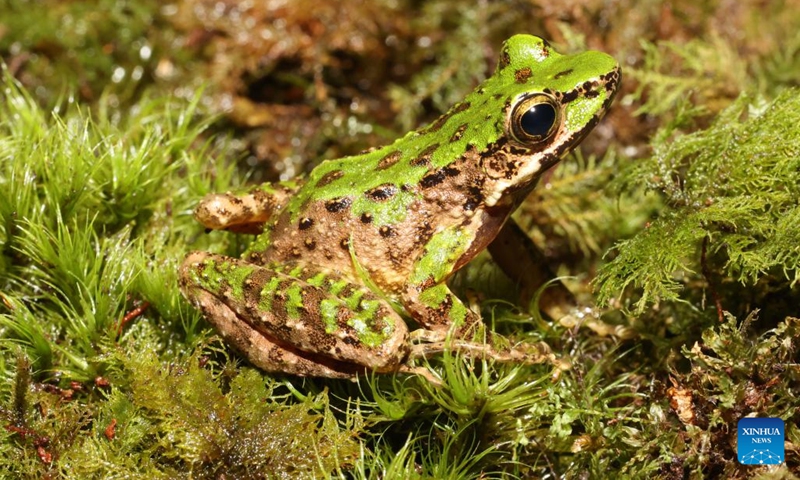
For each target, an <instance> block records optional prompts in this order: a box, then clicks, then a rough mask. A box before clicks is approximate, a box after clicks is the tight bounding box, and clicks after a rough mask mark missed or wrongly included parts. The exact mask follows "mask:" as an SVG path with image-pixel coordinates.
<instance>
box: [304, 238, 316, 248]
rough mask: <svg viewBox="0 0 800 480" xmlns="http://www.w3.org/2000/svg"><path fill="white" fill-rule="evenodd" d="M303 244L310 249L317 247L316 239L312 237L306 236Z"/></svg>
mask: <svg viewBox="0 0 800 480" xmlns="http://www.w3.org/2000/svg"><path fill="white" fill-rule="evenodd" d="M303 244H304V245H305V246H306V248H307V249H309V250H314V249H315V248H317V242H315V241H314V240H312V239H310V238H306V240H305V242H303Z"/></svg>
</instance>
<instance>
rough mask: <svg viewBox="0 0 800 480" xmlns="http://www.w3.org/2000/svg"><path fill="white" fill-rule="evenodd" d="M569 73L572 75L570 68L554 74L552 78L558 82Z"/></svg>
mask: <svg viewBox="0 0 800 480" xmlns="http://www.w3.org/2000/svg"><path fill="white" fill-rule="evenodd" d="M570 73H572V69H571V68H569V69H567V70H564V71H563V72H558V73H556V74H555V76H554V77H553V78H555V79H556V80H558V79H559V78H562V77H566V76H567V75H569V74H570Z"/></svg>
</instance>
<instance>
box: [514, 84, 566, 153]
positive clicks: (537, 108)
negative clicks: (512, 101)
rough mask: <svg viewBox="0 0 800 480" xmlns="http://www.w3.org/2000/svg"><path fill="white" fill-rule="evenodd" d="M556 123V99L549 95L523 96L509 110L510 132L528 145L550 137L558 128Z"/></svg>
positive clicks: (520, 141) (533, 144)
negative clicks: (511, 109) (510, 110)
mask: <svg viewBox="0 0 800 480" xmlns="http://www.w3.org/2000/svg"><path fill="white" fill-rule="evenodd" d="M558 123H559V122H558V109H557V108H556V101H555V100H554V99H553V98H552V97H550V96H549V95H544V94H535V95H530V96H528V97H525V98H523V99H522V100H520V101H519V102H518V103H517V104H516V105H515V106H514V110H513V111H512V112H511V134H512V135H513V136H514V138H515V139H516V140H517V141H518V142H519V143H521V144H523V145H526V146H529V147H532V146H535V145H537V144H539V143H541V142H544V141H545V140H548V139H550V137H552V136H553V134H555V133H556V130H558Z"/></svg>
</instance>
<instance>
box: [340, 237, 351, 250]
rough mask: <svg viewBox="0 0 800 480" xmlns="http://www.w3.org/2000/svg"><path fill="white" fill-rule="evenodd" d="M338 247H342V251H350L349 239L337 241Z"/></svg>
mask: <svg viewBox="0 0 800 480" xmlns="http://www.w3.org/2000/svg"><path fill="white" fill-rule="evenodd" d="M339 246H340V247H342V250H350V239H349V238H343V239H341V240H340V241H339Z"/></svg>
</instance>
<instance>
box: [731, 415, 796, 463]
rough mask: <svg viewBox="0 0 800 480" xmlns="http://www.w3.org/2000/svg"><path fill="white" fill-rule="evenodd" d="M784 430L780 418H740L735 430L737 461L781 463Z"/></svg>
mask: <svg viewBox="0 0 800 480" xmlns="http://www.w3.org/2000/svg"><path fill="white" fill-rule="evenodd" d="M784 433H785V430H784V429H783V420H781V419H780V418H750V417H748V418H742V419H741V420H739V429H738V431H737V435H736V440H737V453H738V455H739V463H742V464H744V465H777V464H779V463H783V454H784V451H783V439H784Z"/></svg>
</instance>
